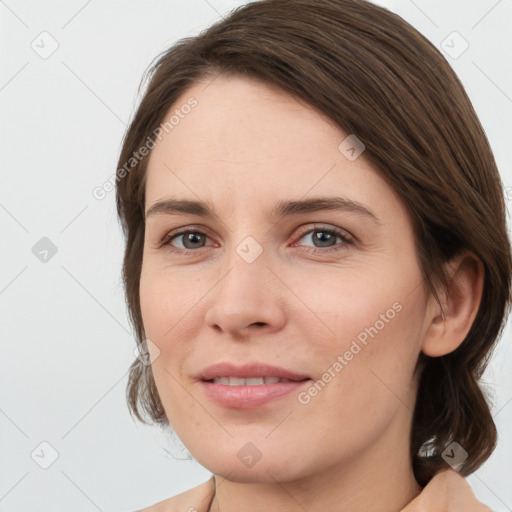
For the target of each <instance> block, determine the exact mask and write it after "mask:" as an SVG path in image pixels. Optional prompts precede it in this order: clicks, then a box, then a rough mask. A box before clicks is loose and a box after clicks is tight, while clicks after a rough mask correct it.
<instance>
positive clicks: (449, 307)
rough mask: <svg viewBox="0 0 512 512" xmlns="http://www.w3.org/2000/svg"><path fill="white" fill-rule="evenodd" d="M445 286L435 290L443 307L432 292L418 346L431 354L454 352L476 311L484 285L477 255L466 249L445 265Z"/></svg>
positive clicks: (467, 330) (434, 355)
mask: <svg viewBox="0 0 512 512" xmlns="http://www.w3.org/2000/svg"><path fill="white" fill-rule="evenodd" d="M447 270H448V276H451V277H449V278H448V287H447V289H446V290H442V292H441V293H438V295H439V299H440V301H441V304H442V306H443V307H442V309H441V308H440V307H439V304H438V303H437V301H436V300H435V297H434V296H433V295H432V294H431V296H430V297H429V307H428V315H429V318H427V320H428V321H429V324H428V327H427V330H426V333H425V336H424V338H423V343H422V346H421V349H422V351H423V353H424V354H426V355H427V356H430V357H439V356H444V355H445V354H449V353H450V352H453V351H454V350H455V349H456V348H457V347H458V346H459V345H460V344H461V343H462V342H463V341H464V339H465V338H466V336H467V334H468V332H469V330H470V329H471V326H472V324H473V320H474V319H475V317H476V315H477V313H478V307H479V306H480V301H481V299H482V292H483V286H484V267H483V264H482V262H481V261H480V259H479V258H477V257H476V256H475V255H474V254H473V253H471V252H465V253H463V254H461V255H459V256H457V257H456V258H454V259H453V260H450V262H448V264H447Z"/></svg>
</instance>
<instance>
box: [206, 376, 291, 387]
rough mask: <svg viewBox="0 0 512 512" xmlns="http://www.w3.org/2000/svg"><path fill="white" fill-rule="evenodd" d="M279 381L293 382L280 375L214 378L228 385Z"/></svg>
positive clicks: (256, 384) (214, 380) (217, 381)
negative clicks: (281, 377)
mask: <svg viewBox="0 0 512 512" xmlns="http://www.w3.org/2000/svg"><path fill="white" fill-rule="evenodd" d="M278 382H292V381H291V380H290V379H280V378H279V377H249V378H247V379H243V378H240V377H217V378H215V379H213V383H214V384H225V385H227V386H261V385H262V384H277V383H278Z"/></svg>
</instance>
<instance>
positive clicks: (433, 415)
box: [116, 0, 511, 512]
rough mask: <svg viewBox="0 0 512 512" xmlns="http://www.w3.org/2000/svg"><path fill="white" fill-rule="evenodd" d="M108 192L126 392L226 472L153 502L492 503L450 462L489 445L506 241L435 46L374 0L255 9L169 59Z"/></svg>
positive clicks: (301, 506)
mask: <svg viewBox="0 0 512 512" xmlns="http://www.w3.org/2000/svg"><path fill="white" fill-rule="evenodd" d="M116 186H117V208H118V213H119V216H120V220H121V223H122V225H123V229H124V233H125V236H126V251H125V258H124V265H123V276H124V283H125V289H126V294H127V300H128V306H129V311H130V315H131V320H132V322H133V325H134V328H135V331H136V335H137V342H138V344H139V347H140V348H141V351H142V352H143V353H147V357H148V358H149V359H147V360H145V361H144V359H137V360H136V361H135V362H134V363H133V365H132V367H131V373H130V379H129V383H128V389H127V394H128V401H129V406H130V409H131V411H132V413H133V414H134V415H135V416H136V417H137V418H138V419H139V420H140V421H143V422H147V423H153V424H156V425H161V426H163V427H165V428H169V429H170V428H172V430H174V431H175V432H176V433H177V435H178V436H179V438H180V439H181V440H182V441H183V443H184V444H185V446H186V447H187V449H188V450H189V452H190V453H191V455H192V456H193V457H194V458H195V459H196V460H197V461H198V462H199V463H200V464H201V465H203V466H204V467H206V468H208V469H209V470H210V471H211V472H212V474H213V477H212V479H210V480H209V481H208V482H205V483H204V484H202V485H201V486H199V487H197V488H194V489H192V490H190V491H187V492H186V493H184V494H182V495H179V496H175V497H174V498H171V499H170V500H165V501H163V502H160V503H158V504H156V505H154V506H152V507H149V508H147V509H145V510H151V511H160V510H162V511H168V510H169V511H171V510H190V511H192V510H198V511H208V510H212V511H218V510H219V511H222V512H227V511H230V510H235V509H238V510H240V509H242V510H245V511H251V510H263V509H268V510H281V511H295V510H308V511H311V512H313V511H317V510H326V509H328V510H340V511H341V510H350V511H351V512H357V511H368V510H372V511H373V512H388V511H389V512H391V511H398V510H404V511H408V512H409V511H410V512H413V511H414V510H436V511H437V510H464V511H468V510H489V509H488V508H487V507H485V506H484V505H482V504H480V503H479V502H477V501H476V500H475V499H474V497H473V496H472V493H471V491H470V490H469V489H468V486H467V484H466V483H465V482H464V481H463V480H462V478H461V477H460V476H459V475H458V474H457V473H455V471H453V470H456V471H457V472H458V473H460V475H462V476H467V475H469V474H470V473H472V472H473V471H475V470H476V469H477V468H478V467H480V466H481V464H482V463H483V462H484V461H485V460H486V459H487V458H488V457H489V455H490V454H491V452H492V450H493V449H494V447H495V444H496V429H495V426H494V423H493V420H492V416H491V414H490V411H489V406H488V404H487V401H486V399H485V396H484V395H483V393H482V391H481V389H480V387H479V378H480V376H481V374H482V372H483V370H484V369H485V365H486V363H487V361H488V356H489V354H490V353H491V350H492V348H493V346H494V345H495V343H496V341H497V339H498V338H499V335H500V334H501V332H502V329H503V325H504V322H505V319H506V314H507V313H508V308H509V304H510V277H511V265H510V263H511V250H510V244H509V240H508V237H507V231H506V221H505V205H504V200H503V191H502V187H501V181H500V176H499V173H498V170H497V168H496V164H495V161H494V158H493V155H492V152H491V149H490V147H489V144H488V141H487V139H486V136H485V133H484V131H483V129H482V127H481V125H480V123H479V121H478V118H477V116H476V114H475V112H474V110H473V108H472V106H471V103H470V101H469V99H468V97H467V95H466V93H465V91H464V89H463V87H462V85H461V84H460V82H459V80H458V79H457V77H456V75H455V73H454V72H453V70H452V69H451V68H450V66H449V65H448V63H447V62H446V61H445V59H444V58H443V57H442V56H441V54H440V53H439V51H438V50H436V49H435V48H434V47H433V46H432V45H431V44H430V43H429V42H428V40H426V39H425V38H424V37H423V36H421V35H420V34H419V33H418V32H417V31H416V30H414V29H413V28H412V27H411V26H410V25H408V24H407V23H405V22H404V21H403V20H402V19H401V18H400V17H399V16H397V15H395V14H393V13H391V12H389V11H387V10H385V9H382V8H380V7H377V6H375V5H373V4H371V3H368V2H365V1H362V0H266V1H259V2H254V3H251V4H247V5H245V6H243V7H240V8H238V9H236V10H235V11H233V12H232V13H231V14H230V15H229V16H228V17H226V18H225V19H223V20H222V21H220V22H219V23H217V24H215V25H213V26H212V27H210V28H209V29H207V30H206V31H204V32H203V33H201V34H200V35H198V36H196V37H191V38H187V39H185V40H182V41H180V42H179V43H178V44H176V45H174V46H173V47H172V48H170V49H169V50H168V51H167V52H165V53H164V54H163V55H161V56H160V58H159V60H158V61H157V63H156V64H155V66H154V68H153V70H152V73H151V80H150V83H149V86H148V89H147V90H146V92H145V95H144V97H143V99H142V101H141V103H140V105H139V107H138V110H137V112H136V115H135V117H134V119H133V121H132V123H131V125H130V127H129V129H128V131H127V133H126V136H125V139H124V142H123V148H122V151H121V155H120V159H119V165H118V173H117V181H116ZM148 362H151V364H147V363H148ZM450 468H453V469H450ZM447 469H449V471H446V470H447ZM436 475H437V476H436ZM447 483H448V484H447ZM447 485H448V486H447ZM423 489H424V490H423ZM422 490H423V492H422ZM459 490H461V492H460V493H459ZM454 496H455V498H454V499H452V498H453V497H454ZM436 500H437V501H436ZM461 500H466V501H461Z"/></svg>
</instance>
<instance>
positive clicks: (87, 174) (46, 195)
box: [0, 0, 512, 512]
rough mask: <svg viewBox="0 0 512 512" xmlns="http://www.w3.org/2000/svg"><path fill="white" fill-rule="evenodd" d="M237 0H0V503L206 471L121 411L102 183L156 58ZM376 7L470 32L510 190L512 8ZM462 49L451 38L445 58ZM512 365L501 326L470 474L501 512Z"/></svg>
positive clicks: (118, 337) (82, 495)
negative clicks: (486, 437) (492, 437)
mask: <svg viewBox="0 0 512 512" xmlns="http://www.w3.org/2000/svg"><path fill="white" fill-rule="evenodd" d="M240 3H243V2H239V3H237V2H235V1H229V0H208V1H207V0H187V2H185V1H178V0H167V1H148V0H145V1H142V0H139V1H127V0H125V1H123V2H121V1H109V2H107V1H104V2H101V1H99V0H92V1H85V0H84V1H82V2H74V1H66V2H64V1H61V2H57V1H47V2H41V1H33V2H29V1H18V2H15V1H14V0H6V1H0V34H1V36H0V51H1V66H0V141H1V142H0V144H1V157H0V158H1V160H0V162H1V166H0V169H1V171H0V172H1V187H0V230H1V231H0V232H1V242H0V244H1V245H0V247H1V249H2V251H1V255H2V260H1V264H0V315H1V316H0V340H1V356H0V511H4V512H5V511H9V512H21V511H23V512H25V511H27V512H28V511H34V510H36V511H40V512H45V511H52V512H58V511H67V510H73V511H75V512H89V511H91V512H93V511H95V510H100V511H105V512H107V511H111V512H115V511H119V510H132V509H136V508H140V507H143V506H148V505H150V504H152V503H155V502H157V501H160V500H162V499H164V498H167V497H169V496H172V495H175V494H177V493H179V492H182V491H185V490H187V489H189V488H191V487H193V486H195V485H198V484H199V483H201V482H203V481H205V480H206V479H207V478H208V477H209V476H210V473H209V472H208V471H207V470H206V469H204V468H202V467H200V466H199V465H198V464H197V463H195V462H194V461H190V460H176V459H179V458H186V452H185V451H183V450H181V449H180V446H179V444H178V443H173V442H172V440H169V439H166V438H164V437H163V436H162V435H161V434H159V433H158V431H157V430H156V429H150V428H148V427H144V426H142V425H139V424H135V423H134V422H133V421H132V420H131V418H130V416H129V414H128V409H127V406H126V402H125V396H124V393H125V386H126V380H127V370H128V367H129V364H130V363H131V361H132V360H133V358H134V356H133V353H132V350H133V347H134V346H135V341H134V338H133V336H132V334H131V331H130V327H129V323H128V320H127V312H126V308H125V303H124V296H123V290H122V286H121V278H120V276H121V264H122V254H123V239H122V236H121V230H120V227H119V225H118V221H117V217H116V213H115V203H114V192H110V193H109V194H107V197H106V198H105V199H103V200H101V201H100V200H97V199H95V198H94V197H93V195H92V190H93V188H94V187H96V186H98V185H101V184H102V183H104V181H105V180H107V179H108V178H109V177H111V176H112V174H113V173H115V170H116V169H115V167H116V163H117V158H118V153H119V150H120V143H121V139H122V136H123V134H124V130H125V128H126V124H127V123H128V121H129V120H130V118H131V115H132V113H133V111H134V107H135V105H136V104H137V101H138V99H139V98H138V97H137V87H138V85H139V82H140V79H141V76H142V73H143V71H144V70H145V69H146V67H147V66H148V65H149V64H150V62H151V60H152V59H153V58H154V57H155V56H156V55H157V54H158V53H159V52H161V51H162V50H163V49H165V48H167V47H168V46H170V45H171V44H172V43H173V42H175V41H176V40H178V39H180V38H182V37H185V36H188V35H194V34H197V33H198V32H199V31H200V30H202V29H203V28H205V27H207V26H208V25H210V24H211V23H213V22H215V21H216V20H218V19H219V17H220V16H221V15H223V14H226V13H227V12H228V11H229V9H231V8H233V7H235V6H236V5H240ZM380 3H382V4H383V5H385V6H387V7H388V8H389V9H391V10H392V11H394V12H396V13H398V14H400V15H401V16H402V17H403V18H404V19H405V20H407V21H408V22H409V23H411V24H412V25H413V26H414V27H416V28H417V29H418V30H419V31H420V32H421V33H423V34H424V35H425V36H426V37H428V38H429V39H430V40H431V41H432V42H433V43H434V44H435V45H436V46H437V47H438V48H441V46H442V41H444V40H445V39H446V38H447V36H448V35H450V34H451V33H452V32H453V31H456V32H458V33H459V34H460V36H462V37H463V38H464V39H465V40H466V41H467V43H468V44H469V48H468V49H467V50H466V51H465V52H464V53H463V54H462V55H460V56H459V57H458V58H453V57H450V56H449V55H446V57H447V59H448V61H449V62H450V64H451V65H452V66H453V68H454V69H455V71H456V72H457V74H458V75H459V77H460V78H461V80H462V82H463V84H464V86H465V87H466V90H467V92H468V94H469V96H470V98H471V100H472V101H473V104H474V106H475V109H476V111H477V113H478V115H479V116H480V120H481V122H482V124H483V126H484V128H485V131H486V133H487V135H488V137H489V140H490V142H491V145H492V148H493V150H494V153H495V157H496V160H497V162H498V165H499V168H500V171H501V174H502V176H503V179H504V182H505V185H506V186H507V187H508V186H509V185H512V170H511V163H512V143H511V127H512V65H511V59H510V55H511V50H512V2H511V1H510V0H500V1H498V0H478V1H477V0H472V1H468V0H435V1H433V0H428V1H427V0H416V1H413V0H396V1H395V0H389V1H387V2H380ZM43 31H46V32H48V33H49V34H50V35H51V36H40V34H41V32H43ZM42 37H46V39H45V43H44V46H45V48H46V49H49V48H51V46H50V45H51V41H52V38H53V39H54V40H55V41H56V42H57V43H58V48H57V49H56V51H55V52H54V53H53V54H52V55H50V56H49V57H48V58H46V59H43V58H41V57H40V55H39V54H38V53H36V51H34V50H33V49H32V48H31V44H32V42H33V41H35V43H34V44H39V46H40V47H41V46H42V45H43V43H41V42H40V41H41V38H42ZM450 37H453V36H450ZM455 37H457V36H455ZM450 40H451V39H448V41H450ZM460 44H462V40H461V39H460V38H459V39H454V43H453V45H452V46H453V47H454V49H453V50H452V52H453V51H457V50H460V49H461V48H462V47H461V46H460ZM40 51H42V50H40ZM441 51H443V50H442V49H441ZM507 195H509V196H510V198H512V187H511V188H510V189H507ZM42 237H47V238H49V239H50V240H51V242H52V243H53V244H54V245H55V246H56V248H57V253H56V254H55V255H54V256H53V257H52V258H50V259H49V261H47V262H46V263H43V262H41V261H40V260H39V259H38V258H36V256H35V255H34V254H33V252H32V248H33V247H34V245H35V244H36V243H37V242H38V241H39V240H40V239H41V238H42ZM511 361H512V354H511V348H510V328H509V326H507V329H506V331H505V334H504V336H503V338H502V341H501V343H500V345H499V348H498V350H497V352H496V355H495V357H494V358H493V360H492V363H491V366H490V368H489V370H488V371H487V372H486V374H485V381H486V382H488V383H489V384H490V385H491V387H492V388H493V389H494V391H495V408H494V415H495V418H496V423H497V426H498V429H499V436H500V437H499V446H498V448H497V449H496V451H495V452H494V454H493V456H492V457H491V458H490V459H489V461H488V462H487V463H486V464H485V466H483V467H482V468H481V469H480V470H479V471H478V472H476V473H475V474H473V475H471V476H470V477H469V478H468V481H469V482H470V484H471V486H472V488H473V489H474V491H475V493H476V494H477V496H478V497H479V499H481V500H482V501H484V502H485V503H487V504H488V505H490V506H491V507H492V508H493V510H495V511H505V510H511V507H512V486H510V474H511V469H512V464H511V459H512V428H511V427H512V371H511V370H512V364H511ZM43 441H46V442H47V443H49V444H50V445H51V446H52V447H53V448H54V449H55V450H56V452H57V453H58V458H57V459H56V461H55V462H54V463H53V464H52V465H51V466H50V467H48V469H42V468H41V467H40V466H39V465H38V464H36V462H35V461H34V460H33V458H32V457H31V453H33V452H34V450H36V452H35V453H36V454H37V453H38V454H39V461H40V462H44V460H48V461H49V458H48V457H50V454H51V451H50V449H49V448H48V447H45V445H43V446H42V447H41V446H40V443H41V442H43ZM41 450H42V451H41ZM166 450H167V451H166ZM43 453H44V456H43V455H42V454H43ZM34 458H36V459H37V456H36V455H34ZM45 458H46V459H45ZM43 459H44V460H43Z"/></svg>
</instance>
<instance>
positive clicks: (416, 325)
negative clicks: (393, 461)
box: [293, 269, 426, 409]
mask: <svg viewBox="0 0 512 512" xmlns="http://www.w3.org/2000/svg"><path fill="white" fill-rule="evenodd" d="M393 270H394V269H391V272H390V271H389V269H388V272H387V274H384V273H382V274H381V275H380V276H379V275H374V276H373V277H371V278H370V279H369V278H368V275H365V276H358V275H356V274H355V273H352V274H349V273H345V274H343V279H341V278H338V279H333V273H332V272H331V273H330V278H329V279H322V278H320V277H319V276H311V275H310V276H309V277H308V278H307V279H301V280H297V282H296V288H295V289H294V290H297V295H299V296H301V297H307V305H308V309H309V311H306V310H305V308H304V306H303V305H301V306H298V307H299V308H300V309H301V311H299V310H297V311H295V312H294V313H293V314H294V315H295V318H299V319H300V320H299V322H300V323H301V324H302V325H301V330H302V332H304V333H305V338H306V339H307V341H308V343H309V344H310V345H311V353H314V354H315V358H316V365H315V366H316V369H317V375H316V378H317V379H318V378H319V379H321V380H322V382H328V384H327V385H326V387H329V388H330V389H331V393H333V392H334V393H336V395H337V396H343V397H345V398H346V400H347V402H345V406H347V405H349V404H351V408H353V409H360V408H361V407H365V406H366V405H371V406H372V407H373V406H375V405H376V400H375V399H376V398H377V397H380V398H381V399H382V400H387V399H386V395H387V396H388V398H389V399H390V400H395V401H396V396H393V395H394V394H395V395H398V396H400V397H402V396H406V395H409V393H410V385H411V379H412V375H413V373H414V368H415V365H416V361H417V358H418V355H419V351H420V347H421V339H422V331H421V328H422V325H423V323H422V322H423V315H424V313H425V308H426V298H425V297H424V295H423V290H422V289H421V288H420V287H416V289H415V288H414V285H412V284H411V283H414V282H415V277H417V276H415V275H414V276H413V275H411V276H408V275H405V272H403V273H402V275H400V273H399V272H398V271H397V272H395V273H394V274H395V275H393V272H392V271H393ZM340 275H342V273H341V271H340ZM407 277H410V278H411V279H407ZM418 279H419V277H418ZM370 283H373V284H372V285H370ZM338 376H339V377H338ZM341 376H342V377H341ZM322 393H323V391H322ZM331 393H327V394H326V396H325V399H326V400H331V399H332V395H331ZM319 394H320V393H319ZM329 395H330V396H329ZM345 398H344V401H345ZM372 404H373V405H372Z"/></svg>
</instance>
